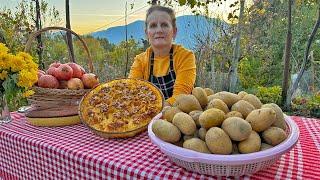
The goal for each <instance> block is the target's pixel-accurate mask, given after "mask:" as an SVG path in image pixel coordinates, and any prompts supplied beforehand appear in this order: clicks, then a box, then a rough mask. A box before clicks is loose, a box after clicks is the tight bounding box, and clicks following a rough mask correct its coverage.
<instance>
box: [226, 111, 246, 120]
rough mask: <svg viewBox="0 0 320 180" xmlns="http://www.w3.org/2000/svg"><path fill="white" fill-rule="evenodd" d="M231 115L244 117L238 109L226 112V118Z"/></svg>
mask: <svg viewBox="0 0 320 180" xmlns="http://www.w3.org/2000/svg"><path fill="white" fill-rule="evenodd" d="M229 117H239V118H242V119H243V116H242V114H241V113H240V112H238V111H230V112H228V113H227V114H226V118H229Z"/></svg>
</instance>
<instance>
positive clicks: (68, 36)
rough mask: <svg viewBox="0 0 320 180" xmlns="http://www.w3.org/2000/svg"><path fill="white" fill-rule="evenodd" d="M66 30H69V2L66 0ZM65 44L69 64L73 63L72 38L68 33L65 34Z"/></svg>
mask: <svg viewBox="0 0 320 180" xmlns="http://www.w3.org/2000/svg"><path fill="white" fill-rule="evenodd" d="M66 28H68V29H71V26H70V9H69V0H66ZM66 39H67V44H68V48H69V56H70V59H71V62H75V58H74V52H73V45H72V36H71V33H70V32H67V38H66Z"/></svg>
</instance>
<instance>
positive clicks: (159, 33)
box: [146, 11, 177, 48]
mask: <svg viewBox="0 0 320 180" xmlns="http://www.w3.org/2000/svg"><path fill="white" fill-rule="evenodd" d="M176 33H177V29H176V28H173V26H172V19H171V17H170V16H169V14H168V13H166V12H163V11H153V12H152V13H151V14H150V15H149V16H148V18H147V27H146V34H147V36H148V39H149V42H150V44H151V46H152V47H153V48H163V47H171V44H172V39H173V38H174V37H175V36H176Z"/></svg>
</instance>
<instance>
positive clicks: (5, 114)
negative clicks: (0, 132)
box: [0, 95, 12, 125]
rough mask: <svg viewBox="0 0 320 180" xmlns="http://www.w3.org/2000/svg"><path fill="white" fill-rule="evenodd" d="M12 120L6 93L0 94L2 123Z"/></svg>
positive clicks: (0, 119) (0, 120) (0, 118)
mask: <svg viewBox="0 0 320 180" xmlns="http://www.w3.org/2000/svg"><path fill="white" fill-rule="evenodd" d="M11 120H12V118H11V115H10V110H9V107H8V104H7V99H6V96H5V95H1V96H0V125H1V124H3V123H9V122H10V121H11Z"/></svg>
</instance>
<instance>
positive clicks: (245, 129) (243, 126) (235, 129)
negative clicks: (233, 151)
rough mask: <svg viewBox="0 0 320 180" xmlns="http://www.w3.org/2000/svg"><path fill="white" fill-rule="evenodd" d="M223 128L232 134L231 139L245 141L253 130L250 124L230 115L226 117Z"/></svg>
mask: <svg viewBox="0 0 320 180" xmlns="http://www.w3.org/2000/svg"><path fill="white" fill-rule="evenodd" d="M221 128H222V129H223V130H224V131H225V132H226V133H227V134H228V135H229V136H230V138H231V140H234V141H243V140H245V139H247V138H248V137H249V136H250V134H251V131H252V128H251V126H250V124H249V123H248V122H247V121H246V120H244V119H241V118H238V117H229V118H227V119H225V120H224V121H223V123H222V125H221Z"/></svg>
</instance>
